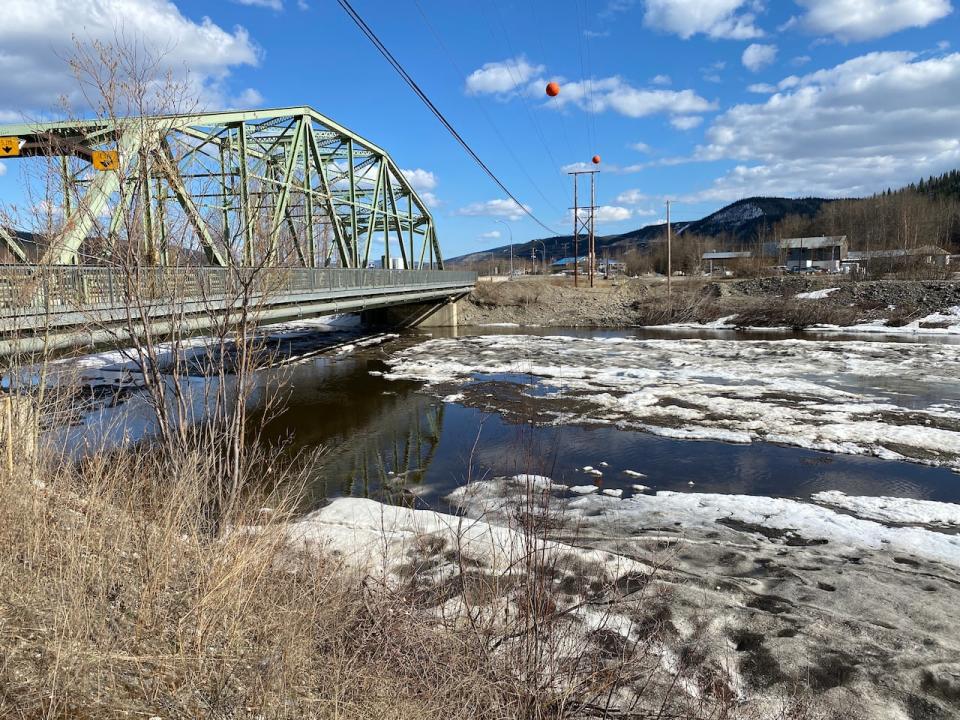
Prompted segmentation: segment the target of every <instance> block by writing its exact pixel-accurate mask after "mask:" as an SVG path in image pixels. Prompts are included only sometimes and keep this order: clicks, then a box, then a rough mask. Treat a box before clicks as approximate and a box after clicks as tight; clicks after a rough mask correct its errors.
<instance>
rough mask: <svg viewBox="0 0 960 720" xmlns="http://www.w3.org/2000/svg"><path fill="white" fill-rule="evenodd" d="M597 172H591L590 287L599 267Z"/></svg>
mask: <svg viewBox="0 0 960 720" xmlns="http://www.w3.org/2000/svg"><path fill="white" fill-rule="evenodd" d="M596 180H597V174H596V173H595V172H593V173H590V252H589V255H588V260H587V262H588V263H590V287H593V278H594V275H596V267H597V245H596V239H597V236H596V233H595V229H596V225H595V220H596V213H595V212H594V211H595V210H596V207H597V183H596Z"/></svg>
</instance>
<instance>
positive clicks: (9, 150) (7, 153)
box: [0, 137, 20, 157]
mask: <svg viewBox="0 0 960 720" xmlns="http://www.w3.org/2000/svg"><path fill="white" fill-rule="evenodd" d="M19 154H20V138H18V137H0V157H16V156H17V155H19Z"/></svg>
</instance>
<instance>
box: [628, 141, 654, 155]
mask: <svg viewBox="0 0 960 720" xmlns="http://www.w3.org/2000/svg"><path fill="white" fill-rule="evenodd" d="M630 147H631V148H633V149H634V150H636V151H637V152H642V153H651V152H653V148H652V147H650V146H649V145H647V144H646V143H645V142H635V143H633V144H632V145H630Z"/></svg>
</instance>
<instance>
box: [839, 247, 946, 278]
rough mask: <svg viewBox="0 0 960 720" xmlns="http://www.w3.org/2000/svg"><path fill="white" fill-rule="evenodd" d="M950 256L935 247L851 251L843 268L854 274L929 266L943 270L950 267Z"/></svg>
mask: <svg viewBox="0 0 960 720" xmlns="http://www.w3.org/2000/svg"><path fill="white" fill-rule="evenodd" d="M951 258H952V256H951V255H950V253H949V252H947V251H946V250H944V249H943V248H940V247H937V246H936V245H923V246H921V247H916V248H896V249H893V250H860V251H857V250H851V251H850V253H849V254H848V256H847V258H846V260H844V263H843V265H844V267H845V268H849V269H850V270H852V271H854V272H865V271H866V270H867V269H869V270H870V271H871V272H895V271H897V270H902V269H904V268H906V267H908V266H918V265H930V266H934V267H942V268H945V267H947V266H949V265H950V260H951Z"/></svg>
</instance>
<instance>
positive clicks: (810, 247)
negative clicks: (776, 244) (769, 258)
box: [780, 235, 850, 272]
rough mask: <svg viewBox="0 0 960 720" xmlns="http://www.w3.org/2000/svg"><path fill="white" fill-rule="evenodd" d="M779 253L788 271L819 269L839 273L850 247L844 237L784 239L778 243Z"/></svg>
mask: <svg viewBox="0 0 960 720" xmlns="http://www.w3.org/2000/svg"><path fill="white" fill-rule="evenodd" d="M780 252H781V253H782V256H783V264H784V265H786V266H787V269H788V270H793V271H797V270H804V269H806V268H819V269H821V270H826V271H827V272H840V271H841V270H842V267H843V261H844V260H846V259H847V255H848V254H849V252H850V246H849V245H848V243H847V236H846V235H827V236H821V237H807V238H785V239H783V240H781V241H780Z"/></svg>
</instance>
